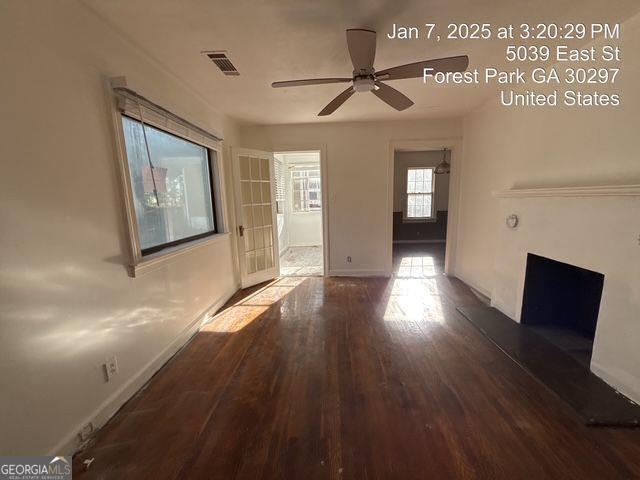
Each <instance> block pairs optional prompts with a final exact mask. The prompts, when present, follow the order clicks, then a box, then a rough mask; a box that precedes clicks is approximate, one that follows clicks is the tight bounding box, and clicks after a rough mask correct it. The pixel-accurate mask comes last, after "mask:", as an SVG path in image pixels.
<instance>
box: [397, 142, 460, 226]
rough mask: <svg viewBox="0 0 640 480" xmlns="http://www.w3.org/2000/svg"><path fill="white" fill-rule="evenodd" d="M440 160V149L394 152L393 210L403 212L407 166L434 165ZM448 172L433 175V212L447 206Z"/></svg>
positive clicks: (448, 155)
mask: <svg viewBox="0 0 640 480" xmlns="http://www.w3.org/2000/svg"><path fill="white" fill-rule="evenodd" d="M446 156H447V161H448V162H450V161H451V152H447V154H446ZM440 162H442V151H427V152H396V153H395V162H394V172H393V183H394V186H393V211H394V212H403V211H404V209H405V208H406V205H405V203H406V202H405V196H406V195H405V190H406V186H407V183H406V181H407V168H408V167H436V166H437V165H438V164H439V163H440ZM449 176H450V175H449V174H448V173H447V174H440V175H434V179H435V184H434V194H433V200H434V210H433V211H434V214H435V212H439V211H444V210H447V209H448V208H449Z"/></svg>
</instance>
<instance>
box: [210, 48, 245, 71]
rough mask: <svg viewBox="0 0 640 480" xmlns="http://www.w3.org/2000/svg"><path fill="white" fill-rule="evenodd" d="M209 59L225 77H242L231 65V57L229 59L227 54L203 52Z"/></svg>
mask: <svg viewBox="0 0 640 480" xmlns="http://www.w3.org/2000/svg"><path fill="white" fill-rule="evenodd" d="M202 53H204V54H205V55H206V56H207V57H209V58H210V59H211V61H212V62H213V63H215V64H216V66H217V67H218V68H219V69H220V71H221V72H222V73H224V74H225V75H240V72H238V70H236V67H235V66H234V65H233V63H231V60H229V57H227V52H224V51H218V52H202Z"/></svg>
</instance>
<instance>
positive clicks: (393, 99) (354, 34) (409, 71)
mask: <svg viewBox="0 0 640 480" xmlns="http://www.w3.org/2000/svg"><path fill="white" fill-rule="evenodd" d="M347 47H348V49H349V56H350V57H351V63H352V64H353V73H352V76H351V77H350V78H347V77H342V78H316V79H304V80H288V81H284V82H274V83H272V84H271V86H272V87H273V88H283V87H300V86H304V85H322V84H327V83H351V85H350V86H349V88H347V89H346V90H344V91H343V92H342V93H341V94H339V95H338V96H337V97H336V98H334V99H333V100H332V101H331V102H329V104H328V105H327V106H326V107H324V108H323V109H322V111H321V112H320V113H318V115H319V116H325V115H331V114H332V113H333V112H335V111H336V110H337V109H338V108H339V107H340V106H341V105H342V104H343V103H344V102H346V101H347V100H348V99H349V97H351V95H353V94H354V93H355V92H358V93H364V92H371V93H373V94H374V95H375V96H376V97H378V98H379V99H380V100H382V101H383V102H385V103H386V104H387V105H389V106H391V107H393V108H394V109H396V110H398V111H402V110H406V109H407V108H409V107H410V106H411V105H413V102H412V101H411V100H410V99H409V98H408V97H407V96H405V95H404V94H403V93H400V92H399V91H398V90H396V89H395V88H393V87H390V86H389V85H387V84H385V83H382V82H381V80H385V81H386V80H401V79H404V78H422V76H423V72H424V69H425V68H431V69H432V72H433V73H438V72H444V73H446V72H464V71H465V70H466V69H467V67H468V66H469V57H467V56H466V55H462V56H458V57H447V58H436V59H433V60H424V61H421V62H415V63H410V64H407V65H400V66H398V67H392V68H387V69H385V70H380V71H377V72H376V70H375V68H374V67H373V62H374V60H375V56H376V32H375V31H373V30H368V29H364V28H351V29H349V30H347Z"/></svg>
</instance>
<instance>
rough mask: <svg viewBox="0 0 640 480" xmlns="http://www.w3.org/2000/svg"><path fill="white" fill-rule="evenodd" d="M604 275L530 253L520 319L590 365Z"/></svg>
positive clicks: (584, 363)
mask: <svg viewBox="0 0 640 480" xmlns="http://www.w3.org/2000/svg"><path fill="white" fill-rule="evenodd" d="M603 284H604V275H603V274H602V273H598V272H594V271H591V270H587V269H584V268H580V267H576V266H574V265H570V264H568V263H563V262H558V261H556V260H551V259H549V258H545V257H541V256H539V255H534V254H532V253H529V254H528V256H527V270H526V275H525V281H524V293H523V299H522V314H521V316H520V321H521V323H522V324H523V325H526V326H528V327H529V328H531V329H533V330H534V331H535V332H536V333H538V334H540V335H542V336H544V337H545V338H547V340H549V341H550V342H552V343H553V344H555V345H556V346H557V347H559V348H561V349H562V350H564V351H565V352H567V353H568V354H570V355H571V356H572V357H573V358H575V359H576V360H578V361H579V362H580V363H582V364H583V365H586V366H587V367H589V364H590V362H591V352H592V350H593V339H594V337H595V334H596V323H597V321H598V312H599V310H600V299H601V298H602V286H603Z"/></svg>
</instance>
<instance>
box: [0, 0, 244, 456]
mask: <svg viewBox="0 0 640 480" xmlns="http://www.w3.org/2000/svg"><path fill="white" fill-rule="evenodd" d="M0 62H1V63H2V66H3V68H2V75H0V92H1V95H2V109H1V113H0V131H2V136H3V141H2V142H0V158H2V165H3V172H2V175H0V184H1V186H0V196H1V200H0V215H1V220H2V225H3V227H2V229H0V246H1V249H0V251H1V252H2V254H1V255H2V260H1V263H2V266H1V269H0V296H1V298H0V323H1V327H0V328H1V330H2V335H1V336H0V350H1V351H2V354H1V357H2V361H0V383H1V384H2V394H1V395H0V425H1V427H0V429H1V431H2V433H1V434H0V452H2V453H3V454H4V455H10V454H22V455H27V454H40V453H42V454H43V453H47V452H49V453H56V454H69V453H71V452H72V451H73V448H74V446H75V445H76V444H75V434H76V432H78V431H79V430H80V428H81V426H82V425H84V424H85V423H87V422H89V421H93V422H94V423H95V424H96V426H97V425H99V424H100V423H101V422H103V421H104V420H105V418H106V417H107V416H108V415H109V414H111V413H112V412H113V411H114V409H115V408H116V407H118V406H119V404H120V403H121V402H122V401H124V400H125V399H126V397H127V396H128V395H130V394H131V393H132V392H134V391H135V390H136V389H137V388H139V386H140V385H141V384H142V382H143V381H144V380H145V379H146V378H147V377H148V376H149V375H150V374H151V373H152V372H153V370H154V369H155V368H157V367H159V366H160V364H161V363H162V361H164V360H165V359H166V358H167V356H168V355H169V354H171V353H172V352H173V351H174V350H175V349H176V348H177V347H178V346H179V345H180V344H181V343H182V342H184V340H185V338H186V337H185V335H188V334H189V333H190V331H191V330H190V327H191V326H192V325H193V324H194V322H196V321H197V320H199V317H200V315H201V314H203V312H205V311H206V310H207V309H208V308H209V307H210V306H211V305H215V304H219V303H220V302H222V301H224V300H226V299H227V298H228V296H229V295H231V294H232V293H233V291H234V290H235V288H236V285H237V279H236V272H235V263H234V260H233V258H234V257H233V255H234V253H233V249H234V246H233V243H232V242H233V237H232V236H226V237H223V238H222V239H221V240H220V241H219V242H218V243H215V244H212V245H209V246H206V247H202V248H200V249H197V250H194V251H192V252H190V253H187V254H184V255H182V256H179V257H177V258H176V259H175V260H174V261H172V262H171V263H168V264H166V265H164V266H163V267H161V268H160V269H158V270H155V271H152V272H149V273H147V274H146V275H144V276H142V277H138V278H130V277H129V276H128V274H127V269H126V268H125V265H126V262H127V258H126V257H127V255H126V239H125V231H124V226H125V221H124V215H123V211H122V208H121V197H120V193H119V183H118V177H117V173H116V161H115V149H114V146H113V134H112V123H111V117H110V113H109V111H108V107H107V105H108V102H107V97H106V93H105V87H104V86H105V80H106V78H108V77H110V76H115V75H126V76H127V78H128V79H129V80H130V83H131V85H132V86H134V88H136V89H140V90H141V91H142V92H143V93H144V94H145V95H146V96H148V97H149V98H151V99H152V100H154V101H156V102H158V103H161V104H163V105H164V106H165V107H167V108H169V109H172V110H174V111H175V112H176V113H178V114H181V115H182V116H184V117H186V118H188V119H190V120H192V121H194V122H195V123H197V124H200V125H202V126H203V127H205V128H207V129H210V130H215V131H218V132H220V133H222V134H223V135H224V136H225V137H226V139H227V140H228V141H230V142H229V143H233V142H234V138H236V137H237V130H236V127H235V126H234V124H233V123H232V122H230V121H228V120H227V119H225V118H224V117H223V116H221V115H218V114H216V113H215V112H214V111H213V110H212V108H211V107H210V106H208V105H207V104H206V102H205V101H204V100H203V99H202V98H200V97H199V96H198V95H197V94H196V93H194V91H192V90H191V88H190V87H189V86H188V84H186V83H185V82H184V81H182V80H181V79H180V78H178V77H177V76H176V75H174V74H171V73H169V72H167V71H165V70H164V69H163V68H162V67H161V66H160V65H158V64H157V63H156V62H155V61H154V60H153V59H151V58H150V57H149V56H148V55H146V54H145V53H144V52H142V51H141V50H140V49H138V48H137V47H135V46H134V45H132V44H131V43H129V42H128V41H127V40H125V39H123V38H122V37H121V36H120V35H119V34H117V33H115V32H114V31H113V30H112V29H111V28H110V27H109V26H108V25H106V24H105V23H103V22H102V21H101V20H99V19H98V18H97V17H96V16H95V15H94V14H93V13H92V12H91V11H89V10H87V9H86V8H85V7H84V6H82V5H81V4H80V3H77V2H75V1H67V0H58V1H56V2H40V1H19V2H2V3H0ZM227 171H229V169H227ZM231 220H233V219H231ZM196 326H197V324H196ZM111 355H117V358H118V364H119V369H120V373H119V375H117V376H115V377H114V378H113V379H112V381H111V382H109V383H105V381H104V378H103V375H102V372H101V370H100V365H101V364H102V363H103V362H104V361H105V360H106V359H107V358H108V357H110V356H111ZM96 415H97V418H96Z"/></svg>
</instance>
